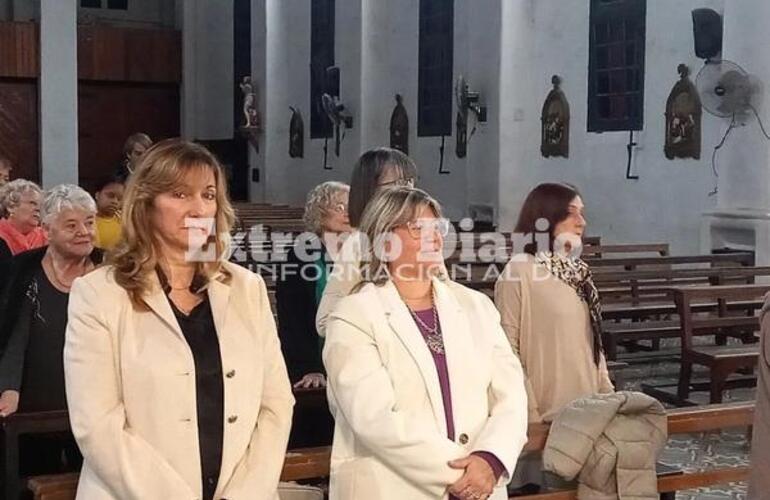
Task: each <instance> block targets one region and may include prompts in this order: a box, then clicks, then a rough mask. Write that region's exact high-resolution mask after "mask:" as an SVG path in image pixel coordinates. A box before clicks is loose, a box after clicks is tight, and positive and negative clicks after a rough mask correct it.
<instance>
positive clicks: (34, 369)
mask: <svg viewBox="0 0 770 500" xmlns="http://www.w3.org/2000/svg"><path fill="white" fill-rule="evenodd" d="M68 303H69V294H68V293H64V292H62V291H60V290H58V289H57V288H55V287H54V286H53V284H52V283H51V282H50V281H49V279H48V276H46V274H45V271H43V268H42V267H39V268H38V269H37V270H36V271H35V272H34V274H33V277H32V280H31V281H30V282H29V285H28V287H27V290H26V291H25V293H24V299H23V301H22V303H21V309H20V311H19V316H18V319H17V321H16V325H15V326H14V327H13V329H12V332H11V336H10V338H9V339H8V345H7V347H6V350H5V352H4V353H3V355H2V357H1V358H0V391H4V390H8V389H12V390H16V391H19V392H20V399H19V411H20V412H26V411H46V410H63V409H65V408H67V398H66V394H65V391H64V361H63V357H62V353H63V352H64V332H65V330H66V327H67V304H68Z"/></svg>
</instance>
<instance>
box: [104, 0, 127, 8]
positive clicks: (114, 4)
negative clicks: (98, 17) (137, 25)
mask: <svg viewBox="0 0 770 500" xmlns="http://www.w3.org/2000/svg"><path fill="white" fill-rule="evenodd" d="M107 8H108V9H115V10H128V0H107Z"/></svg>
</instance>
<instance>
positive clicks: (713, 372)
mask: <svg viewBox="0 0 770 500" xmlns="http://www.w3.org/2000/svg"><path fill="white" fill-rule="evenodd" d="M768 291H770V285H744V286H712V287H678V288H675V289H674V299H675V301H676V305H677V310H678V313H679V319H680V321H681V338H682V355H681V368H680V373H679V385H678V389H677V396H678V398H679V400H681V401H687V399H688V397H689V395H690V384H691V377H692V367H693V365H695V364H697V365H702V366H705V367H707V368H708V369H709V371H710V382H709V391H710V401H711V402H712V403H719V402H721V401H722V392H723V390H724V388H725V384H726V383H727V381H728V376H729V375H730V374H732V373H735V372H736V371H738V370H739V369H741V368H753V367H754V366H756V364H757V359H758V356H759V345H758V344H756V343H750V344H747V345H740V346H726V345H713V346H701V345H695V344H694V343H693V337H694V336H696V335H699V334H700V335H702V334H719V333H722V332H723V331H724V330H725V329H741V330H743V331H744V332H746V333H748V334H753V332H755V331H756V330H758V329H759V317H758V316H757V315H756V314H754V313H753V311H752V312H751V314H748V315H747V314H744V315H735V314H731V313H730V311H729V309H728V307H727V306H728V304H729V303H730V302H735V301H742V302H745V301H761V298H762V297H763V296H764V295H765V294H766V293H767V292H768ZM703 300H709V301H716V302H717V303H718V304H719V306H718V315H717V316H716V317H714V316H710V317H707V318H701V317H698V316H696V315H695V314H694V312H693V303H694V302H695V301H703Z"/></svg>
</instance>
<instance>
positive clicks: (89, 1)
mask: <svg viewBox="0 0 770 500" xmlns="http://www.w3.org/2000/svg"><path fill="white" fill-rule="evenodd" d="M80 6H81V7H85V8H86V9H101V8H102V0H80Z"/></svg>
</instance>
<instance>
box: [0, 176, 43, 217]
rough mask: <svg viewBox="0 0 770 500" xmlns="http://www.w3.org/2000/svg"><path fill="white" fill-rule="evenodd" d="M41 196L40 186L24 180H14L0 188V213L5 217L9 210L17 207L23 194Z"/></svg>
mask: <svg viewBox="0 0 770 500" xmlns="http://www.w3.org/2000/svg"><path fill="white" fill-rule="evenodd" d="M29 192H33V193H38V194H42V192H43V190H42V189H40V186H38V185H37V184H35V183H34V182H32V181H28V180H26V179H16V180H12V181H11V182H9V183H7V184H5V185H4V186H3V187H1V188H0V213H2V214H4V215H7V214H8V213H9V212H10V210H12V209H14V208H16V207H18V206H19V203H21V197H22V196H23V195H24V194H25V193H29Z"/></svg>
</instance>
